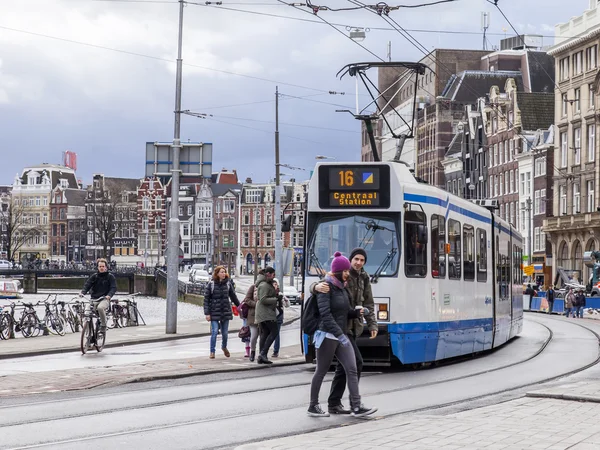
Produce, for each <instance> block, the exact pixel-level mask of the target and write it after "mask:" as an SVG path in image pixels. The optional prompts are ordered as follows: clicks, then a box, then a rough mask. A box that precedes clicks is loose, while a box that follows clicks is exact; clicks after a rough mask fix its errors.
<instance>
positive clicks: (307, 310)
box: [302, 295, 320, 336]
mask: <svg viewBox="0 0 600 450" xmlns="http://www.w3.org/2000/svg"><path fill="white" fill-rule="evenodd" d="M319 320H320V316H319V305H318V304H317V296H316V295H311V296H309V297H308V298H307V299H306V300H305V301H304V312H303V313H302V331H303V332H304V333H306V334H308V335H309V336H310V335H313V334H314V333H315V331H317V328H318V327H319Z"/></svg>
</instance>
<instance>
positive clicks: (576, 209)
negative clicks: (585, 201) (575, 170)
mask: <svg viewBox="0 0 600 450" xmlns="http://www.w3.org/2000/svg"><path fill="white" fill-rule="evenodd" d="M580 212H581V190H580V188H579V183H575V184H573V214H579V213H580Z"/></svg>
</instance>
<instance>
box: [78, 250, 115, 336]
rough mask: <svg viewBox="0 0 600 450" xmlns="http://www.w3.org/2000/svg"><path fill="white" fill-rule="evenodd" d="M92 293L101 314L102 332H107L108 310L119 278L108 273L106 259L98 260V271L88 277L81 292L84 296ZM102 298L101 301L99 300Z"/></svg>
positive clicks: (93, 300)
mask: <svg viewBox="0 0 600 450" xmlns="http://www.w3.org/2000/svg"><path fill="white" fill-rule="evenodd" d="M88 292H89V293H90V297H91V299H92V302H91V303H92V306H94V307H95V308H96V309H97V310H98V315H99V316H100V330H99V331H100V332H101V333H105V332H106V310H107V308H108V306H109V304H110V299H111V298H112V296H113V295H115V292H117V280H116V279H115V276H114V275H113V274H112V273H108V264H107V262H106V260H105V259H103V258H101V259H99V260H98V272H97V273H95V274H94V275H92V276H91V277H89V278H88V279H87V281H86V282H85V284H84V285H83V290H82V291H81V293H80V294H79V296H80V297H83V296H84V295H85V294H87V293H88ZM99 299H101V300H100V301H98V300H99Z"/></svg>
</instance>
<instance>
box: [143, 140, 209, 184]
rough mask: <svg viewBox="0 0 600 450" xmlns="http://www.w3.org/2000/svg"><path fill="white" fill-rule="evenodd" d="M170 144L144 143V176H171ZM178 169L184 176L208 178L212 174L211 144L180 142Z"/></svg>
mask: <svg viewBox="0 0 600 450" xmlns="http://www.w3.org/2000/svg"><path fill="white" fill-rule="evenodd" d="M171 146H172V143H171V142H146V176H147V177H155V176H156V177H168V176H171V169H172V167H173V149H172V147H171ZM179 168H180V169H181V174H182V175H184V176H186V175H187V176H202V177H204V178H210V176H211V174H212V144H211V143H200V142H182V143H181V150H180V153H179Z"/></svg>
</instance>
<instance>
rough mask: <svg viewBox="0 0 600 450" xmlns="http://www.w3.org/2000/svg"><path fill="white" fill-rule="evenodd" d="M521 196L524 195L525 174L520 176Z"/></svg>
mask: <svg viewBox="0 0 600 450" xmlns="http://www.w3.org/2000/svg"><path fill="white" fill-rule="evenodd" d="M521 195H525V174H524V173H522V174H521Z"/></svg>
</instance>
